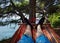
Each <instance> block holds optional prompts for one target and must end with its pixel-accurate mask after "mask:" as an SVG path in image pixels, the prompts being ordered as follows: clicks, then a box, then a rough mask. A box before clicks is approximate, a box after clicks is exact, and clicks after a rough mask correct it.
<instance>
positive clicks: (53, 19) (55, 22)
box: [49, 12, 60, 27]
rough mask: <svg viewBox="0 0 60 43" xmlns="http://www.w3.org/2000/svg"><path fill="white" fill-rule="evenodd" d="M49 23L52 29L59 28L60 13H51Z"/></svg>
mask: <svg viewBox="0 0 60 43" xmlns="http://www.w3.org/2000/svg"><path fill="white" fill-rule="evenodd" d="M49 21H50V23H51V25H52V26H53V27H59V26H60V13H59V12H57V13H53V14H52V15H49Z"/></svg>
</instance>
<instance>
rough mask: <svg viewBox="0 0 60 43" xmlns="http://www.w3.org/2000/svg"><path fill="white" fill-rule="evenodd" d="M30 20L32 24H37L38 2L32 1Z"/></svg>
mask: <svg viewBox="0 0 60 43" xmlns="http://www.w3.org/2000/svg"><path fill="white" fill-rule="evenodd" d="M29 4H30V11H29V14H30V15H29V20H30V22H31V23H35V20H36V0H30V2H29Z"/></svg>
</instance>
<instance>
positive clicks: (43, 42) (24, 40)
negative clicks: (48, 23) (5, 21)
mask: <svg viewBox="0 0 60 43" xmlns="http://www.w3.org/2000/svg"><path fill="white" fill-rule="evenodd" d="M43 22H44V17H43V18H41V20H40V21H39V24H38V25H37V32H36V41H35V42H36V43H50V41H49V40H48V38H47V37H46V36H45V35H44V34H43V32H42V30H41V25H42V24H43ZM17 43H34V40H33V39H32V34H31V26H30V25H27V27H26V31H25V33H24V35H23V36H22V37H21V39H20V40H19V41H18V42H17Z"/></svg>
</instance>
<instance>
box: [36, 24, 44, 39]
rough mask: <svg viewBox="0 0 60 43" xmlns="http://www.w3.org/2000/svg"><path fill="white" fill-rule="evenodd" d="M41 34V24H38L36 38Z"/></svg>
mask: <svg viewBox="0 0 60 43" xmlns="http://www.w3.org/2000/svg"><path fill="white" fill-rule="evenodd" d="M41 34H43V32H42V30H41V26H40V25H38V26H37V33H36V38H37V37H39V36H40V35H41Z"/></svg>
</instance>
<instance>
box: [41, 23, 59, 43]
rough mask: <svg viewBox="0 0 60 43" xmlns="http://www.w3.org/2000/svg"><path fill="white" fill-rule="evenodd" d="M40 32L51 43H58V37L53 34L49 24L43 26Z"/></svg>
mask: <svg viewBox="0 0 60 43" xmlns="http://www.w3.org/2000/svg"><path fill="white" fill-rule="evenodd" d="M42 31H43V33H44V34H45V36H47V37H48V39H49V40H50V41H51V43H60V36H58V35H57V34H56V33H55V31H54V30H53V28H52V27H51V25H50V24H45V25H44V26H43V30H42Z"/></svg>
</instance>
